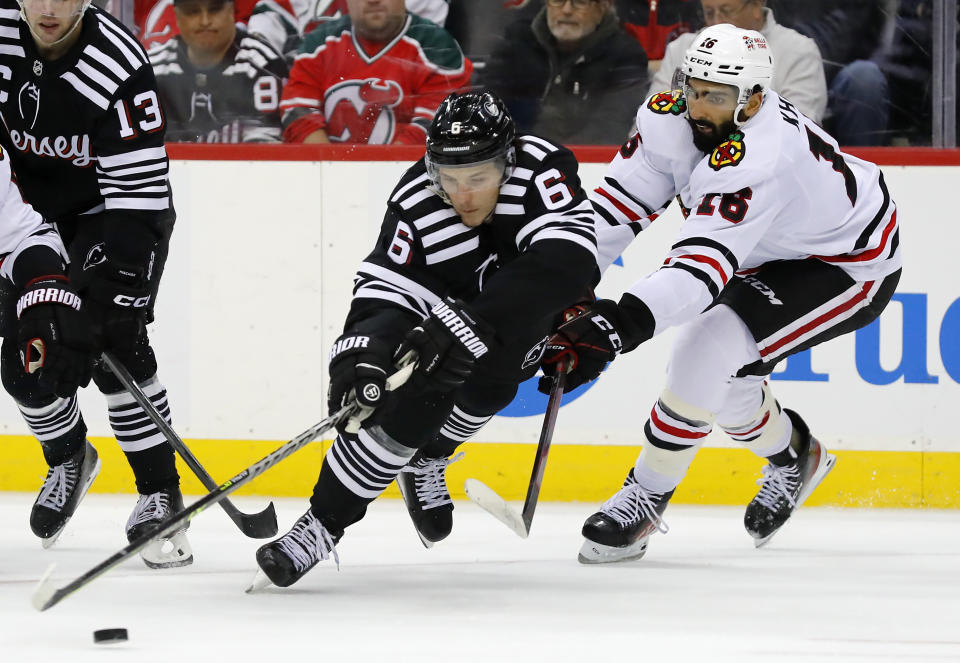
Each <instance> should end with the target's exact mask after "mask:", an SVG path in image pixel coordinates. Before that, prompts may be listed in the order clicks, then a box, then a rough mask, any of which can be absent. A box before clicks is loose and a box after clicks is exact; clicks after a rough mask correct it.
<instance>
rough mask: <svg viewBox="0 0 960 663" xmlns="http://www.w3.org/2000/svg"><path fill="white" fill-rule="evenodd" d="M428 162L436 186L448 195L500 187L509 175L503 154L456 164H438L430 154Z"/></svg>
mask: <svg viewBox="0 0 960 663" xmlns="http://www.w3.org/2000/svg"><path fill="white" fill-rule="evenodd" d="M426 163H427V174H428V175H429V176H430V179H431V180H432V181H433V184H434V186H435V187H436V188H437V190H438V191H439V192H441V193H442V194H446V196H455V195H458V194H464V193H472V192H474V191H487V190H490V189H498V188H500V185H501V184H503V182H504V180H505V179H506V178H507V177H508V174H507V172H506V171H507V160H506V159H505V158H504V157H503V156H497V157H494V158H492V159H487V160H486V161H475V162H473V163H465V164H455V165H448V164H437V163H434V162H433V161H432V160H431V159H430V157H429V156H428V157H427V158H426Z"/></svg>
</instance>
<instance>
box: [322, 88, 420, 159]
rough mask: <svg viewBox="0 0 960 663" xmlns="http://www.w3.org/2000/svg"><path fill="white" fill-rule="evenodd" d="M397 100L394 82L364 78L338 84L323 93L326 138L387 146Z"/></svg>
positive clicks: (399, 92)
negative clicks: (324, 94)
mask: <svg viewBox="0 0 960 663" xmlns="http://www.w3.org/2000/svg"><path fill="white" fill-rule="evenodd" d="M401 101H403V90H402V89H401V88H400V84H399V83H397V82H396V81H388V80H383V79H380V78H367V79H365V80H362V81H358V80H351V81H344V82H342V83H338V84H337V85H334V86H333V87H332V88H330V89H329V90H327V94H326V96H325V99H324V103H323V112H324V115H326V117H327V136H328V137H329V138H330V140H332V141H337V142H351V143H373V144H381V145H382V144H386V143H389V142H391V141H392V140H393V135H394V133H395V131H396V126H397V117H396V111H395V108H396V107H397V106H398V105H400V102H401Z"/></svg>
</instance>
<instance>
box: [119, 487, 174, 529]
mask: <svg viewBox="0 0 960 663" xmlns="http://www.w3.org/2000/svg"><path fill="white" fill-rule="evenodd" d="M169 513H170V496H169V495H167V493H165V492H164V491H162V490H161V491H159V492H156V493H150V494H149V495H141V496H140V499H138V500H137V506H135V507H134V509H133V513H131V514H130V518H129V519H127V529H128V530H129V529H130V528H131V527H134V526H136V525H139V524H141V523H145V522H148V521H158V522H159V521H161V520H163V519H164V518H166V517H167V515H168V514H169Z"/></svg>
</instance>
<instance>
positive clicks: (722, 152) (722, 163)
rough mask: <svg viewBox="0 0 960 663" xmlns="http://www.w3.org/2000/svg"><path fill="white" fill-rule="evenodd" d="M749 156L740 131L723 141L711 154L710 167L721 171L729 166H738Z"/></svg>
mask: <svg viewBox="0 0 960 663" xmlns="http://www.w3.org/2000/svg"><path fill="white" fill-rule="evenodd" d="M746 154H747V144H746V142H745V141H744V140H743V134H742V133H740V132H739V131H738V132H736V133H732V134H730V136H729V137H728V138H727V140H725V141H723V142H722V143H720V144H719V145H717V147H716V148H715V149H714V150H713V152H712V153H711V154H710V167H711V168H713V169H714V170H720V169H721V168H726V167H727V166H736V165H737V164H738V163H740V162H741V161H743V157H744V156H745V155H746Z"/></svg>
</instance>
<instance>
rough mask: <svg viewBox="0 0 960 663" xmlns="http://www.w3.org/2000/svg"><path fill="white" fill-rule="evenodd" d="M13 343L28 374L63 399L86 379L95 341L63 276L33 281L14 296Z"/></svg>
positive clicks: (83, 385) (91, 368) (91, 361)
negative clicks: (21, 292)
mask: <svg viewBox="0 0 960 663" xmlns="http://www.w3.org/2000/svg"><path fill="white" fill-rule="evenodd" d="M17 318H18V319H19V321H20V322H19V326H18V329H17V345H18V347H19V349H20V357H21V359H22V361H23V367H24V369H25V370H26V371H27V373H36V372H37V371H40V373H39V375H38V379H39V380H40V383H41V384H43V385H44V386H46V387H47V388H49V389H50V390H51V391H53V393H54V394H56V395H57V396H60V397H61V398H66V397H68V396H70V395H72V394H73V393H75V392H76V391H77V389H78V388H80V387H85V386H87V385H88V384H89V383H90V376H91V374H92V371H93V362H94V356H93V355H94V351H95V347H94V343H93V332H92V330H91V328H90V321H89V319H88V318H87V316H86V315H85V314H84V313H82V312H81V311H80V298H79V297H78V296H77V295H76V293H74V292H73V290H72V289H71V288H70V286H69V283H68V282H67V278H66V277H65V276H62V275H53V276H45V277H42V278H41V279H34V280H33V281H32V282H31V283H30V285H29V286H28V287H27V289H26V291H25V292H24V293H23V295H21V296H20V299H19V300H17Z"/></svg>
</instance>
